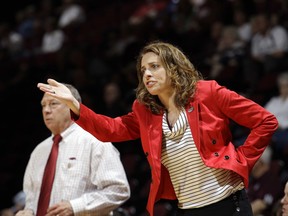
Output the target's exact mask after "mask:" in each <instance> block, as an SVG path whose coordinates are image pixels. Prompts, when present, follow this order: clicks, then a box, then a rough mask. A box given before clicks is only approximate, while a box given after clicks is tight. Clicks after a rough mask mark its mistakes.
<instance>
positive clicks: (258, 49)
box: [245, 14, 288, 88]
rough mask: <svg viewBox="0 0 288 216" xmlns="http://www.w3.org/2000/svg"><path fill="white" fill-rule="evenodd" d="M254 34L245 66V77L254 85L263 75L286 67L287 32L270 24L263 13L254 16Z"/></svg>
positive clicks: (287, 58) (287, 51) (251, 85)
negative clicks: (249, 55)
mask: <svg viewBox="0 0 288 216" xmlns="http://www.w3.org/2000/svg"><path fill="white" fill-rule="evenodd" d="M253 22H254V25H253V26H254V28H256V29H255V30H254V31H255V35H254V36H253V37H252V41H251V51H250V54H251V58H249V59H248V61H247V62H246V66H245V79H246V81H248V82H249V83H250V87H252V88H253V87H254V86H256V83H257V82H258V81H259V79H260V77H261V76H263V75H267V74H271V73H276V72H278V71H282V70H285V69H287V60H288V57H287V54H288V34H287V31H286V29H285V28H283V27H282V26H281V25H276V26H272V25H271V22H270V19H269V17H268V16H267V15H265V14H259V15H257V16H256V17H255V18H254V21H253Z"/></svg>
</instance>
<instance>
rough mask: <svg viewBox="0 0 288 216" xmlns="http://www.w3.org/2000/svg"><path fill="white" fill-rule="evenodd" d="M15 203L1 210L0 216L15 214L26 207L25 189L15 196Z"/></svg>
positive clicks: (12, 215)
mask: <svg viewBox="0 0 288 216" xmlns="http://www.w3.org/2000/svg"><path fill="white" fill-rule="evenodd" d="M13 203H14V205H13V206H11V207H10V208H6V209H2V210H1V211H0V216H14V215H15V214H16V213H17V212H18V211H19V210H22V209H24V206H25V193H24V192H23V191H19V192H18V193H17V194H16V195H15V196H14V197H13Z"/></svg>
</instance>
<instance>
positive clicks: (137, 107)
mask: <svg viewBox="0 0 288 216" xmlns="http://www.w3.org/2000/svg"><path fill="white" fill-rule="evenodd" d="M186 113H187V116H188V121H189V124H190V127H191V131H192V135H193V138H194V141H195V145H196V147H197V149H198V151H199V153H200V155H201V157H202V160H203V162H204V163H205V164H206V165H207V166H209V167H213V168H221V169H229V170H232V171H234V172H236V173H238V174H239V175H240V176H241V177H242V178H243V181H244V184H245V186H246V187H247V186H248V177H249V173H250V171H251V169H252V167H253V166H254V164H255V162H256V161H257V160H258V158H259V157H260V156H261V154H262V152H263V151H264V149H265V147H266V146H267V145H268V144H269V142H270V139H271V136H272V134H273V132H274V131H275V130H276V129H277V126H278V122H277V120H276V118H275V117H274V116H273V115H272V114H271V113H269V112H268V111H266V110H265V109H264V108H263V107H261V106H260V105H258V104H256V103H255V102H253V101H251V100H249V99H247V98H245V97H242V96H241V95H239V94H237V93H235V92H233V91H230V90H228V89H226V88H225V87H223V86H220V85H218V84H217V83H216V82H215V81H199V82H198V84H197V89H196V93H195V96H194V97H193V99H192V100H191V102H190V103H189V104H188V105H187V106H186ZM229 119H232V120H233V121H235V122H236V123H238V124H240V125H242V126H245V127H247V128H249V129H250V134H249V136H248V137H247V139H246V141H245V143H244V144H243V145H242V146H240V147H238V148H235V147H234V145H233V144H232V143H231V140H232V136H231V132H230V130H229V129H230V128H229ZM74 120H75V121H76V122H77V124H79V125H80V126H81V127H83V128H84V129H85V130H87V131H88V132H90V133H91V134H93V135H94V136H95V137H97V138H98V139H99V140H101V141H111V142H120V141H126V140H131V139H137V138H141V142H142V147H143V150H144V152H145V154H146V155H147V159H148V162H149V164H150V167H151V174H152V181H151V185H150V193H149V198H148V203H147V210H148V212H149V213H150V215H153V209H154V203H155V202H156V201H157V200H159V199H161V198H163V199H176V196H175V193H174V190H173V186H172V183H171V180H170V177H169V174H168V171H167V170H166V168H165V167H164V166H163V165H162V164H161V145H162V115H155V114H152V113H151V112H150V111H149V110H148V109H147V108H146V107H145V106H144V105H142V104H140V103H139V102H138V101H137V100H135V102H134V103H133V107H132V112H130V113H128V114H127V115H124V116H121V117H117V118H109V117H107V116H103V115H99V114H96V113H94V112H93V111H92V110H90V109H88V108H87V107H85V106H84V105H83V104H81V105H80V116H79V118H78V119H75V118H74Z"/></svg>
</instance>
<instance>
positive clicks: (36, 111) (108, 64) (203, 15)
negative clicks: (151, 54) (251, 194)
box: [0, 0, 288, 216]
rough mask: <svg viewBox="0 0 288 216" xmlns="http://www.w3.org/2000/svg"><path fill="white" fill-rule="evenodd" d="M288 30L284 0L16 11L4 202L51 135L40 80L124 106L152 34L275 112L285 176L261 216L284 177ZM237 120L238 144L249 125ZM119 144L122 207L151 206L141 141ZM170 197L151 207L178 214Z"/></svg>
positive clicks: (6, 97) (5, 78)
mask: <svg viewBox="0 0 288 216" xmlns="http://www.w3.org/2000/svg"><path fill="white" fill-rule="evenodd" d="M287 32H288V3H287V1H285V0H251V1H245V0H145V1H133V0H106V1H95V0H81V1H80V0H59V1H53V0H39V1H35V4H31V5H27V6H25V7H23V8H22V9H20V10H18V11H15V14H14V19H13V20H12V21H9V22H6V21H3V22H1V21H0V77H1V78H0V98H1V100H2V103H1V113H2V115H3V116H2V121H1V124H0V129H1V132H2V133H1V136H0V142H1V151H0V154H1V157H0V158H1V159H0V161H1V163H0V176H1V178H0V209H4V208H8V207H10V206H13V205H14V204H13V197H14V196H15V194H17V193H18V192H19V191H21V189H22V181H23V174H24V171H25V170H24V169H25V167H26V164H27V162H28V159H29V156H30V153H31V151H32V150H33V149H34V147H35V145H36V144H37V143H39V142H40V141H41V140H42V139H43V138H46V137H47V136H48V135H49V132H48V131H47V130H46V128H45V126H44V124H43V121H42V116H41V106H40V104H39V101H40V98H41V96H42V95H41V93H40V92H39V91H38V90H37V89H36V84H37V83H38V82H45V81H46V79H47V78H48V77H50V78H56V79H57V80H59V81H62V82H65V83H71V84H73V85H74V86H75V87H76V88H77V89H78V90H79V92H80V93H81V95H82V99H83V103H84V104H86V105H87V106H88V107H90V108H92V109H93V110H95V111H96V112H98V113H103V114H106V115H109V116H111V117H114V116H117V115H121V114H124V113H127V112H129V110H130V107H131V103H132V102H133V100H134V99H135V93H134V89H135V88H136V87H137V76H136V63H135V60H136V59H135V57H136V56H137V54H138V52H139V51H140V48H141V47H142V46H144V45H145V44H146V43H147V42H149V41H151V40H162V41H166V42H170V43H173V44H175V45H177V46H179V47H180V48H181V49H182V50H183V51H184V53H185V54H187V55H188V56H189V58H190V59H191V61H192V63H193V64H194V65H195V67H196V68H197V69H198V70H199V71H200V72H201V73H202V74H203V76H204V77H205V79H215V80H217V81H218V82H219V84H221V85H225V86H227V87H228V88H230V89H232V90H234V91H236V92H238V93H239V94H243V95H245V96H246V97H248V98H250V99H251V100H254V101H256V102H257V103H259V104H260V105H262V106H266V107H267V109H268V110H269V111H271V112H272V113H273V114H275V115H276V117H277V118H278V121H279V122H280V128H279V130H278V131H277V134H276V135H275V136H274V137H273V139H272V142H271V151H272V153H271V159H266V160H265V161H266V162H267V161H268V162H269V164H270V163H271V164H272V165H271V167H272V169H273V172H272V174H273V175H276V176H277V177H279V182H280V183H279V188H280V190H279V191H280V192H279V193H275V194H273V197H272V198H271V197H268V198H267V196H266V200H267V199H268V201H269V202H268V201H267V202H268V203H269V213H266V214H264V213H263V215H265V216H266V215H271V212H272V209H273V206H274V204H275V203H276V202H277V200H279V199H280V198H281V196H282V195H283V194H282V193H283V188H284V185H285V183H286V181H287V179H288V178H287V176H288V174H287V173H288V169H287V167H288V159H287V158H288V124H287V122H288V111H287V110H288V77H287V72H288V33H287ZM279 77H280V78H279ZM272 100H273V102H272ZM231 127H232V128H233V133H234V134H233V135H234V139H235V145H241V144H242V143H243V140H245V135H246V134H247V131H245V129H244V128H242V127H241V126H239V125H235V124H233V122H232V123H231ZM114 145H115V146H116V147H117V148H118V150H119V151H120V153H121V158H122V162H123V164H124V167H125V170H126V173H127V176H128V179H129V183H130V186H131V198H130V200H128V201H127V202H126V203H125V204H124V206H123V214H126V215H137V216H141V215H145V205H146V199H147V194H148V189H149V184H150V168H149V166H148V164H147V162H146V158H145V155H144V153H143V152H142V149H141V145H140V140H135V141H131V142H129V143H114ZM266 162H265V164H266ZM269 167H270V165H269ZM256 176H257V175H256ZM257 178H259V177H256V179H257ZM251 179H253V185H256V186H255V187H256V189H257V183H255V177H253V176H251ZM251 181H252V180H251ZM259 184H260V183H259ZM259 184H258V187H259ZM260 185H261V184H260ZM266 187H269V185H268V186H267V184H266ZM256 189H255V188H254V189H253V190H256ZM275 191H276V189H275ZM255 194H256V192H255ZM259 196H260V195H259ZM262 196H264V195H263V194H262ZM271 196H272V195H271ZM265 202H266V201H265ZM173 204H174V203H173V202H168V201H167V202H166V201H162V202H160V203H159V204H158V205H157V207H156V211H159V212H158V213H155V214H156V215H158V216H161V215H167V216H168V215H172V213H171V212H173ZM267 205H268V204H267ZM259 215H260V214H259Z"/></svg>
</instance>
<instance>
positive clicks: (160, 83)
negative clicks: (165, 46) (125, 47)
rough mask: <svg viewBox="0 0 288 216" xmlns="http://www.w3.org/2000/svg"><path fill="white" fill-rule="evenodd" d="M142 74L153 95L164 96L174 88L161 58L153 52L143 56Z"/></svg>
mask: <svg viewBox="0 0 288 216" xmlns="http://www.w3.org/2000/svg"><path fill="white" fill-rule="evenodd" d="M141 73H142V76H143V83H144V85H145V87H146V88H147V90H148V92H149V93H150V94H151V95H158V96H160V95H164V94H167V93H169V92H170V91H171V90H172V88H171V84H170V79H169V77H168V76H167V73H166V70H165V68H164V67H163V63H162V62H161V60H160V57H159V56H158V55H156V54H155V53H153V52H148V53H146V54H144V55H143V57H142V60H141Z"/></svg>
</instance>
